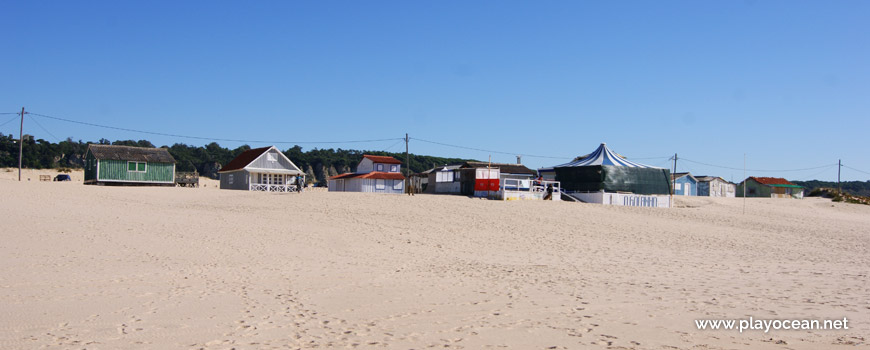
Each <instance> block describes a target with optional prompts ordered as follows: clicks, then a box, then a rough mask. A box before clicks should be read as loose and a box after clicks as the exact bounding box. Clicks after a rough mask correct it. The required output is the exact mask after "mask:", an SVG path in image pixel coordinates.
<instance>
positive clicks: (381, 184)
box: [375, 179, 384, 190]
mask: <svg viewBox="0 0 870 350" xmlns="http://www.w3.org/2000/svg"><path fill="white" fill-rule="evenodd" d="M375 189H376V190H383V189H384V179H377V180H376V181H375Z"/></svg>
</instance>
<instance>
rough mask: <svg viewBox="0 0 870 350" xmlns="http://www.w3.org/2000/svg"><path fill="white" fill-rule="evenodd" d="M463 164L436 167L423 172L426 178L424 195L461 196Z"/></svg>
mask: <svg viewBox="0 0 870 350" xmlns="http://www.w3.org/2000/svg"><path fill="white" fill-rule="evenodd" d="M460 167H462V165H461V164H457V165H445V166H440V167H435V168H432V169H429V170H426V171H424V172H423V174H425V176H426V183H427V185H426V191H425V192H424V193H440V194H461V193H462V187H461V186H460V185H461V181H460V180H461V179H462V173H461V170H460Z"/></svg>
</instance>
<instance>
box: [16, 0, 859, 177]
mask: <svg viewBox="0 0 870 350" xmlns="http://www.w3.org/2000/svg"><path fill="white" fill-rule="evenodd" d="M0 13H3V14H4V16H3V21H0V33H2V34H0V46H2V47H3V48H4V50H3V52H4V54H3V55H2V56H0V77H2V84H0V112H16V111H19V110H20V109H21V107H22V106H23V107H26V108H27V110H28V111H31V112H34V113H39V114H44V115H50V116H56V117H61V118H67V119H72V120H78V121H83V122H89V123H95V124H103V125H111V126H116V127H121V128H129V129H136V130H148V131H155V132H161V133H170V134H179V135H193V136H202V137H207V138H215V139H242V140H274V141H342V140H369V139H388V138H389V139H392V138H400V137H403V136H404V134H405V133H406V132H407V133H409V134H410V135H411V138H412V142H411V151H412V152H414V153H420V154H430V155H437V156H450V157H466V158H476V159H483V160H485V159H486V158H487V157H488V156H489V154H490V152H482V151H473V150H467V149H460V148H452V147H447V146H441V145H436V144H431V143H426V142H423V141H415V140H413V139H414V138H417V139H420V140H428V141H436V142H440V143H445V144H452V145H460V146H467V147H473V148H479V149H486V150H494V151H499V152H506V153H508V154H501V153H494V154H492V156H493V160H494V161H502V162H513V161H515V157H514V156H512V155H509V154H513V153H518V154H526V155H527V156H525V157H524V158H523V161H524V163H526V164H527V165H529V166H530V167H533V168H537V167H543V166H550V165H554V164H559V163H563V162H564V161H567V160H568V159H551V158H536V157H532V156H530V155H545V156H551V157H573V156H577V155H580V154H585V153H588V152H591V151H592V150H594V149H595V147H597V145H598V144H599V143H601V142H607V144H608V145H609V146H611V148H612V149H614V150H615V151H617V152H619V153H621V154H623V155H625V156H627V157H628V158H629V159H635V160H638V161H640V162H645V163H647V164H651V165H660V166H670V165H669V164H670V162H669V161H668V160H667V157H670V156H672V155H673V154H674V153H678V154H679V156H680V158H681V159H686V160H685V161H682V160H681V161H680V162H678V164H677V166H678V169H677V170H678V171H691V172H692V173H694V174H698V175H719V176H722V177H724V178H726V179H734V180H739V179H740V178H741V177H742V170H732V169H726V168H721V167H714V166H708V165H703V164H700V163H707V164H712V165H717V166H724V167H735V168H740V167H742V166H743V156H744V153H746V154H747V159H748V167H749V168H750V169H772V170H792V169H803V168H811V167H817V166H828V167H826V168H820V169H812V170H803V171H788V172H782V171H778V172H761V171H750V172H749V175H758V176H782V177H787V178H789V179H793V180H803V179H810V178H819V179H827V180H830V179H836V171H837V168H836V166H832V164H835V163H836V162H837V159H838V158H842V159H843V162H844V164H847V165H849V166H851V167H852V168H855V169H859V170H863V171H870V152H868V146H867V142H866V139H867V131H868V130H870V118H868V112H870V98H868V97H870V84H868V83H870V65H868V63H867V62H870V41H868V38H870V21H868V20H867V18H870V2H866V1H824V2H822V1H813V2H810V1H728V2H725V1H721V2H699V1H666V2H658V1H656V2H653V1H621V2H605V1H599V2H581V1H527V2H515V1H474V2H466V1H428V2H423V1H396V2H386V1H327V2H301V1H298V2H290V1H281V2H254V3H244V4H242V3H238V2H220V1H207V2H206V1H203V2H194V1H184V2H158V1H154V2H34V1H30V2H13V1H5V2H3V3H2V4H0ZM7 117H11V116H8V115H0V123H3V122H6V121H7V119H8V118H7ZM32 118H34V119H35V120H36V122H38V123H39V124H41V126H43V127H44V128H45V129H46V130H47V131H48V132H46V131H44V130H42V128H40V127H39V126H38V125H36V124H35V123H33V122H30V121H29V120H26V121H25V128H26V132H27V133H30V134H33V135H36V137H39V138H44V139H47V140H52V141H56V140H54V136H56V137H58V138H61V139H63V138H66V137H72V138H74V139H82V140H97V139H99V138H103V137H105V138H108V139H111V140H115V139H148V140H150V141H152V142H153V143H155V144H157V145H171V144H173V143H177V142H181V143H187V144H193V145H202V144H205V143H207V141H204V140H198V139H184V138H178V137H164V136H155V135H145V134H138V133H133V132H126V131H119V130H109V129H100V128H95V127H89V126H84V125H76V124H70V123H66V122H62V121H58V120H52V119H45V118H39V117H36V116H34V117H32ZM16 124H17V123H15V122H11V123H8V124H6V125H3V126H2V127H0V132H3V133H5V134H10V133H14V134H16V135H17V125H16ZM51 135H54V136H51ZM219 143H220V144H221V145H224V146H228V147H237V146H239V145H240V144H241V143H238V142H219ZM261 145H262V144H257V143H251V146H261ZM291 145H292V144H277V146H278V147H279V148H282V149H286V148H288V147H290V146H291ZM301 145H302V146H303V147H305V148H306V149H309V148H313V147H319V148H329V147H341V148H357V149H371V150H390V151H403V150H404V144H403V143H401V142H399V143H397V142H396V141H394V140H390V141H380V142H371V143H354V144H301ZM654 157H658V158H654ZM647 158H652V159H647ZM829 165H830V166H829ZM843 178H844V179H846V180H867V179H870V174H866V173H861V172H857V171H854V170H851V169H849V168H844V169H843Z"/></svg>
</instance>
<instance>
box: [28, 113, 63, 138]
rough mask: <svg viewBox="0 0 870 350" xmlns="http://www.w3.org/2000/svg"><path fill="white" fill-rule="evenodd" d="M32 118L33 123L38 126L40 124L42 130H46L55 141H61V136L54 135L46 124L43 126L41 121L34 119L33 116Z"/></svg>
mask: <svg viewBox="0 0 870 350" xmlns="http://www.w3.org/2000/svg"><path fill="white" fill-rule="evenodd" d="M28 115H31V114H29V113H28ZM30 120H32V121H33V123H34V124H36V126H38V127H39V128H40V129H42V131H45V132H46V133H47V134H48V135H50V136H51V137H53V138H54V140H55V141H57V142H58V143H60V138H58V137H57V136H54V134H52V133H51V131H48V129H46V128H45V127H44V126H42V124H40V123H39V121H37V120H36V119H34V118H32V117H31V118H30Z"/></svg>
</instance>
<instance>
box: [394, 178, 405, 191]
mask: <svg viewBox="0 0 870 350" xmlns="http://www.w3.org/2000/svg"><path fill="white" fill-rule="evenodd" d="M403 183H404V180H393V189H394V190H397V191H401V190H402V185H403Z"/></svg>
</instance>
